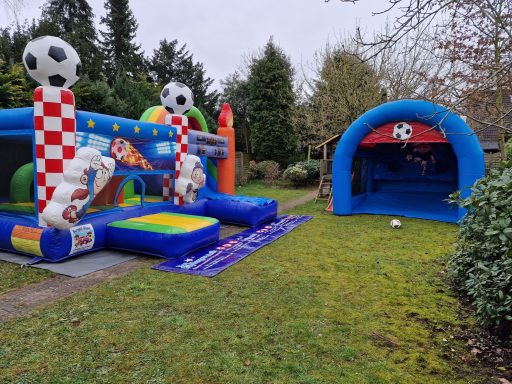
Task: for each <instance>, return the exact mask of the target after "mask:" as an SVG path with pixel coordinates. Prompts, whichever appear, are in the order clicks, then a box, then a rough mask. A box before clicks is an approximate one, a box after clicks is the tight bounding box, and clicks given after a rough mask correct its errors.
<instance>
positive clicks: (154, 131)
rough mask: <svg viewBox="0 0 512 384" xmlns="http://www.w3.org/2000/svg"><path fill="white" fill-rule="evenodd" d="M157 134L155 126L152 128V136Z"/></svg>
mask: <svg viewBox="0 0 512 384" xmlns="http://www.w3.org/2000/svg"><path fill="white" fill-rule="evenodd" d="M156 135H158V131H157V130H156V128H153V136H156Z"/></svg>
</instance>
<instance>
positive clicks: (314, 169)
mask: <svg viewBox="0 0 512 384" xmlns="http://www.w3.org/2000/svg"><path fill="white" fill-rule="evenodd" d="M295 165H296V166H298V167H300V168H302V169H304V170H305V171H306V172H307V173H308V181H316V180H318V178H319V177H320V161H318V160H306V161H299V162H298V163H296V164H295Z"/></svg>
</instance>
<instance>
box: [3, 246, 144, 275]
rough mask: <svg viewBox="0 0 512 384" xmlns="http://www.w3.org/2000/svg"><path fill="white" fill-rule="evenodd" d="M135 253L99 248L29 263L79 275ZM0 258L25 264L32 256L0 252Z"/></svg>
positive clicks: (133, 256) (130, 257)
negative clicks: (69, 256)
mask: <svg viewBox="0 0 512 384" xmlns="http://www.w3.org/2000/svg"><path fill="white" fill-rule="evenodd" d="M136 257H137V255H135V254H131V253H125V252H119V251H111V250H100V251H95V252H93V253H89V254H87V255H81V256H77V257H73V258H71V259H67V260H64V261H61V262H58V263H47V262H44V261H42V262H39V263H37V264H33V265H31V267H33V268H40V269H47V270H49V271H52V272H55V273H58V274H59V275H66V276H70V277H80V276H85V275H88V274H89V273H93V272H96V271H100V270H102V269H105V268H109V267H112V266H114V265H117V264H121V263H124V262H126V261H128V260H132V259H135V258H136ZM0 260H3V261H7V262H10V263H16V264H22V265H23V264H26V263H28V262H29V261H30V260H32V257H30V256H22V255H17V254H14V253H8V252H0Z"/></svg>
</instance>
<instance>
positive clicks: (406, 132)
mask: <svg viewBox="0 0 512 384" xmlns="http://www.w3.org/2000/svg"><path fill="white" fill-rule="evenodd" d="M411 136H412V127H411V126H410V125H409V124H407V123H406V122H404V121H402V122H400V123H397V124H395V126H394V127H393V137H394V138H395V139H398V140H407V139H409V138H410V137H411Z"/></svg>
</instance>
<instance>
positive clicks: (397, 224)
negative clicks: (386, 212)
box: [389, 219, 402, 229]
mask: <svg viewBox="0 0 512 384" xmlns="http://www.w3.org/2000/svg"><path fill="white" fill-rule="evenodd" d="M389 225H390V226H391V228H393V229H399V228H400V227H401V226H402V223H401V222H400V220H398V219H393V220H391V222H390V223H389Z"/></svg>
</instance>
